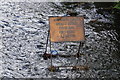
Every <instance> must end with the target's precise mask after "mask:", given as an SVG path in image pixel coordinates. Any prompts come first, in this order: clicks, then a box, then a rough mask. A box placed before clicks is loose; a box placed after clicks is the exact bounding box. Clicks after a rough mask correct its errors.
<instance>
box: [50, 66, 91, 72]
mask: <svg viewBox="0 0 120 80" xmlns="http://www.w3.org/2000/svg"><path fill="white" fill-rule="evenodd" d="M60 68H62V69H64V68H65V69H72V70H89V67H88V66H50V67H49V68H48V70H49V71H57V70H59V69H60Z"/></svg>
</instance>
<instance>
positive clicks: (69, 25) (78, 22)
mask: <svg viewBox="0 0 120 80" xmlns="http://www.w3.org/2000/svg"><path fill="white" fill-rule="evenodd" d="M49 22H50V30H49V32H48V37H49V34H50V50H51V42H70V41H77V42H78V41H79V42H80V41H84V40H85V31H84V18H83V17H74V16H66V17H50V18H49ZM47 44H48V38H47ZM80 47H81V42H80V44H79V48H78V53H76V55H72V56H73V57H77V58H79V57H80V56H81V55H83V54H80V53H79V52H80V51H79V49H80ZM46 48H47V45H46ZM46 50H47V49H46ZM46 52H47V51H45V53H44V55H43V57H44V59H47V58H50V59H51V67H50V68H49V70H50V71H55V68H59V67H67V66H58V67H55V66H53V65H52V58H53V57H56V55H52V53H51V54H47V53H46ZM50 52H51V51H50ZM57 56H60V57H71V55H70V56H68V55H59V54H58V55H57ZM70 67H72V68H73V69H78V68H79V69H88V67H86V66H85V67H83V66H82V68H81V66H79V67H76V66H70Z"/></svg>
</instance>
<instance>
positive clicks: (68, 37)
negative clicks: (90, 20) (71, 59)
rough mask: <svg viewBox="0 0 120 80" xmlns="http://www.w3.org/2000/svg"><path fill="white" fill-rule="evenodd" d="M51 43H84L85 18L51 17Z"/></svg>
mask: <svg viewBox="0 0 120 80" xmlns="http://www.w3.org/2000/svg"><path fill="white" fill-rule="evenodd" d="M49 22H50V41H51V42H64V41H83V40H85V33H84V18H83V17H71V16H68V17H50V18H49Z"/></svg>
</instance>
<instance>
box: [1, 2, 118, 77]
mask: <svg viewBox="0 0 120 80" xmlns="http://www.w3.org/2000/svg"><path fill="white" fill-rule="evenodd" d="M99 4H103V3H94V4H93V3H25V2H24V3H1V4H0V27H1V28H2V32H1V34H2V48H1V49H0V50H1V51H0V53H1V56H0V60H1V62H0V66H2V67H1V68H0V74H1V75H0V77H10V78H11V77H15V78H51V77H52V78H96V77H97V78H110V77H114V78H118V77H119V75H120V66H119V65H120V60H119V59H120V54H119V53H120V24H119V22H120V17H119V16H120V10H116V9H113V8H111V5H114V3H104V5H105V6H104V5H99ZM49 16H84V18H85V37H86V41H85V42H84V45H83V46H82V48H81V49H80V52H81V53H83V54H85V56H82V57H81V58H80V59H79V60H78V61H79V62H78V65H87V66H89V67H90V69H89V70H88V71H82V70H80V71H71V70H60V71H59V72H49V71H48V70H47V67H48V66H49V65H50V60H44V59H43V58H42V57H40V55H41V54H43V53H44V51H45V43H46V38H47V31H48V29H49V21H48V19H49ZM78 45H79V43H75V42H74V43H73V42H69V43H68V42H67V43H52V50H58V52H59V54H68V55H69V54H74V53H76V52H77V49H78ZM48 52H49V47H48ZM75 62H76V59H75V58H68V59H65V58H56V59H53V63H54V65H74V64H75Z"/></svg>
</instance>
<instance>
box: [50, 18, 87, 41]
mask: <svg viewBox="0 0 120 80" xmlns="http://www.w3.org/2000/svg"><path fill="white" fill-rule="evenodd" d="M55 17H56V18H57V17H58V18H60V17H61V18H62V17H63V18H64V17H81V18H83V23H82V24H83V26H82V31H83V37H84V40H78V41H72V40H71V41H67V40H66V41H52V40H51V36H52V35H51V33H52V32H51V26H50V24H51V22H50V18H55ZM49 34H50V42H54V43H58V42H80V41H81V42H82V41H85V40H86V38H85V29H84V17H83V16H49Z"/></svg>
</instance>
